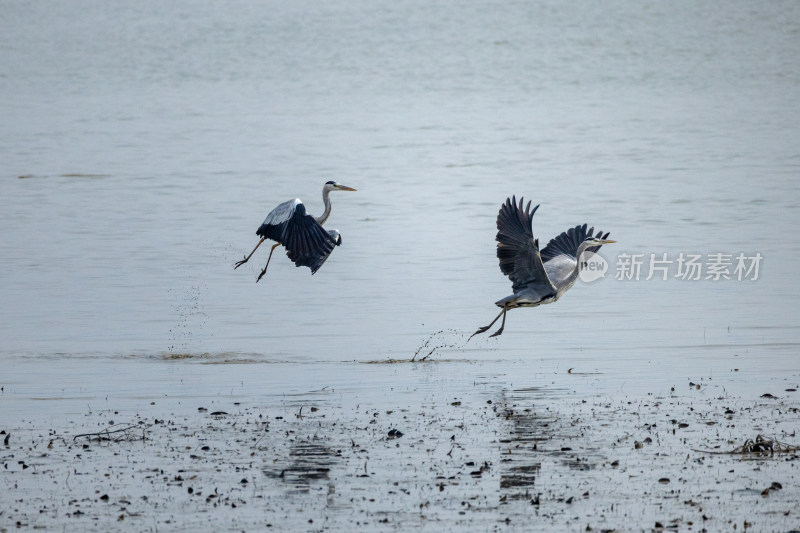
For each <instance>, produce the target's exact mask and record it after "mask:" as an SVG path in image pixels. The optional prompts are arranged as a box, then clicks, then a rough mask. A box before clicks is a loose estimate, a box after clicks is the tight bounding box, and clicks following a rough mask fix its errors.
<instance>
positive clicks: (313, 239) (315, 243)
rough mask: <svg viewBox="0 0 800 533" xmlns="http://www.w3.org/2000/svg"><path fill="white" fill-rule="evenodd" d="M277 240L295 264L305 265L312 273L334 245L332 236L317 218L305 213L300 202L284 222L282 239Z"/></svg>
mask: <svg viewBox="0 0 800 533" xmlns="http://www.w3.org/2000/svg"><path fill="white" fill-rule="evenodd" d="M279 242H280V243H281V244H283V246H284V248H286V255H287V256H288V257H289V259H290V260H291V261H292V262H293V263H294V264H295V265H296V266H298V267H301V266H307V267H308V268H310V269H311V273H312V274H314V273H316V271H317V270H319V268H320V267H321V266H322V265H323V264H324V263H325V261H326V260H327V259H328V256H329V255H331V252H332V251H333V249H334V247H335V246H336V240H334V238H333V236H331V234H330V233H328V232H327V231H325V230H324V229H322V226H321V225H320V223H319V222H317V219H315V218H314V217H312V216H311V215H307V214H306V208H305V206H304V205H303V204H302V203H300V204H298V205H297V207H296V209H295V211H294V214H293V215H292V218H291V219H289V220H288V221H287V222H286V223H285V227H284V235H283V240H282V241H279Z"/></svg>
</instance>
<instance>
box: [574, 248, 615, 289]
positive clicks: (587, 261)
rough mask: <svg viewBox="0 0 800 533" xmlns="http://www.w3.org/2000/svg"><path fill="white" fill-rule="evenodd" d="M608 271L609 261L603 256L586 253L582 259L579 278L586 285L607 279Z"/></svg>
mask: <svg viewBox="0 0 800 533" xmlns="http://www.w3.org/2000/svg"><path fill="white" fill-rule="evenodd" d="M607 271H608V261H606V260H605V259H603V256H601V255H600V254H596V253H594V252H586V253H584V254H583V259H581V264H580V270H579V271H578V277H580V278H581V281H583V282H585V283H591V282H592V281H596V280H598V279H600V278H604V277H606V272H607Z"/></svg>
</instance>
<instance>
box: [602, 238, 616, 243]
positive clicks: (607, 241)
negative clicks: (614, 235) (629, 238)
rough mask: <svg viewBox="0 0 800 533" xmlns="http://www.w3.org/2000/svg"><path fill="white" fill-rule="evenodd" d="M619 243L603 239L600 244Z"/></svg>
mask: <svg viewBox="0 0 800 533" xmlns="http://www.w3.org/2000/svg"><path fill="white" fill-rule="evenodd" d="M615 242H617V241H612V240H611V239H603V240H602V242H601V243H600V244H614V243H615Z"/></svg>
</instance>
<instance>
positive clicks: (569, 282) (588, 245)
mask: <svg viewBox="0 0 800 533" xmlns="http://www.w3.org/2000/svg"><path fill="white" fill-rule="evenodd" d="M592 246H594V245H593V244H592V243H590V242H582V243H581V244H580V246H578V253H577V256H578V257H577V260H578V263H577V264H576V265H575V269H574V270H573V271H572V272H570V274H569V276H568V277H567V279H565V280H564V283H563V285H564V287H566V288H565V289H564V290H566V289H568V288H570V287H572V285H573V284H574V283H575V280H577V279H578V274H580V272H581V266H582V263H583V253H584V252H585V251H586V249H587V248H591V247H592Z"/></svg>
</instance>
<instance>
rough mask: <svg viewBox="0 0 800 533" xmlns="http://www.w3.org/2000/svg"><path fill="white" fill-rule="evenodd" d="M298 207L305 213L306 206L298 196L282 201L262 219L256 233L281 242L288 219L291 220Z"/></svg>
mask: <svg viewBox="0 0 800 533" xmlns="http://www.w3.org/2000/svg"><path fill="white" fill-rule="evenodd" d="M298 208H302V209H303V214H305V212H306V208H305V206H304V205H303V202H301V201H300V199H299V198H295V199H294V200H289V201H288V202H283V203H282V204H280V205H279V206H278V207H276V208H275V209H273V210H272V211H270V212H269V214H268V215H267V218H265V219H264V222H263V223H262V224H261V225H260V226H259V227H258V229H257V230H256V235H258V236H259V237H265V238H267V239H272V240H273V241H275V242H279V243H281V244H283V239H284V234H285V232H286V226H287V225H288V223H289V221H290V220H292V217H293V216H294V215H295V211H297V209H298Z"/></svg>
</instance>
